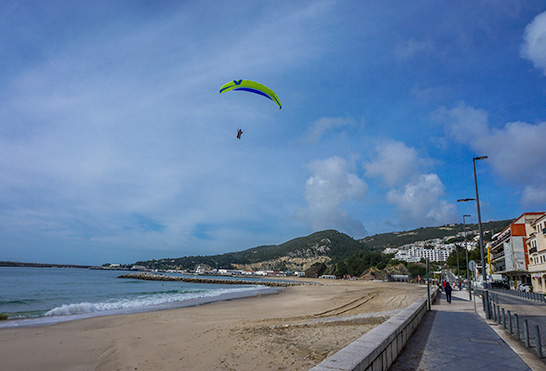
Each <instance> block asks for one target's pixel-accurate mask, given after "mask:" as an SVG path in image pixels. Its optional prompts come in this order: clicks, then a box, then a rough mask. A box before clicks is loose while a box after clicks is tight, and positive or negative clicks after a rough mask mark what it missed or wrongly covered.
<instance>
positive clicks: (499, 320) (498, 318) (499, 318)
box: [497, 305, 501, 325]
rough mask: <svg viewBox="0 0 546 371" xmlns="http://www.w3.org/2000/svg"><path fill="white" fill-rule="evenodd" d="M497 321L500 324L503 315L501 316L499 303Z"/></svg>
mask: <svg viewBox="0 0 546 371" xmlns="http://www.w3.org/2000/svg"><path fill="white" fill-rule="evenodd" d="M497 323H498V324H499V325H500V323H501V316H500V307H499V306H498V305H497Z"/></svg>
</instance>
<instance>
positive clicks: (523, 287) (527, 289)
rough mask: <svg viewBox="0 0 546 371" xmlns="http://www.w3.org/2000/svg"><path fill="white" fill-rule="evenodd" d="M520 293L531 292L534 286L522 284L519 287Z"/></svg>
mask: <svg viewBox="0 0 546 371" xmlns="http://www.w3.org/2000/svg"><path fill="white" fill-rule="evenodd" d="M518 291H525V292H531V291H533V286H531V284H529V283H520V284H519V286H518Z"/></svg>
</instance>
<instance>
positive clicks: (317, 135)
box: [305, 117, 355, 143]
mask: <svg viewBox="0 0 546 371" xmlns="http://www.w3.org/2000/svg"><path fill="white" fill-rule="evenodd" d="M353 125H355V122H354V121H353V120H352V119H350V118H339V117H322V118H320V119H318V120H316V121H315V122H313V123H312V124H311V126H310V127H309V129H308V130H307V134H306V135H305V139H306V140H307V141H309V142H312V143H316V142H318V141H319V140H320V139H321V138H322V136H323V135H324V134H325V133H327V132H328V131H331V130H334V129H337V128H340V127H343V126H353Z"/></svg>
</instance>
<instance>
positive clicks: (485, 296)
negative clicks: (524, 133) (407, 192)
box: [472, 156, 491, 319]
mask: <svg viewBox="0 0 546 371" xmlns="http://www.w3.org/2000/svg"><path fill="white" fill-rule="evenodd" d="M486 158H487V156H480V157H474V158H473V159H472V165H473V166H474V185H475V186H476V208H477V210H478V231H479V233H480V257H481V260H482V274H483V301H484V303H483V304H484V310H485V318H487V319H490V317H491V316H490V313H489V291H488V290H487V273H486V272H485V259H484V254H483V249H484V245H483V228H482V216H481V213H480V196H479V194H478V178H477V176H476V161H477V160H485V159H486Z"/></svg>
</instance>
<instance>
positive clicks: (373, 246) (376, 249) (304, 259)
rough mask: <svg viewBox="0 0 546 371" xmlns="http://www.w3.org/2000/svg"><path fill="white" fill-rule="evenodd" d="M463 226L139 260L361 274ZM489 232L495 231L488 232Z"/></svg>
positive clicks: (330, 234) (492, 225)
mask: <svg viewBox="0 0 546 371" xmlns="http://www.w3.org/2000/svg"><path fill="white" fill-rule="evenodd" d="M510 223H511V220H504V221H494V222H488V223H483V228H484V231H486V232H487V231H492V233H497V232H500V231H501V230H503V229H504V228H506V226H507V225H509V224H510ZM466 227H467V231H475V230H477V228H478V227H477V225H476V224H467V226H466ZM463 229H464V227H463V225H462V224H454V225H449V226H440V227H427V228H418V229H415V230H411V231H405V232H392V233H382V234H377V235H374V236H369V237H366V238H363V239H361V240H355V239H353V238H351V237H350V236H348V235H346V234H344V233H341V232H338V231H335V230H325V231H320V232H316V233H313V234H311V235H309V236H305V237H299V238H295V239H293V240H290V241H287V242H285V243H283V244H280V245H266V246H258V247H253V248H250V249H247V250H243V251H238V252H231V253H225V254H220V255H210V256H186V257H180V258H167V259H160V260H148V261H139V262H136V263H135V264H137V265H141V266H145V267H147V268H150V269H159V270H163V269H183V270H188V271H194V270H195V269H196V268H197V266H202V267H206V268H209V269H220V268H224V269H243V270H278V271H306V275H307V276H311V277H313V276H317V275H320V274H335V275H337V276H342V275H351V276H361V275H363V274H365V272H366V271H367V270H368V269H370V268H372V267H375V268H376V269H378V270H383V269H385V268H387V267H389V264H391V262H390V259H391V258H392V256H391V255H385V254H382V253H381V251H383V249H384V248H386V247H393V248H395V247H400V246H403V245H406V244H410V243H414V242H418V241H426V240H431V239H435V238H444V237H447V236H455V235H457V234H458V233H459V232H462V231H463ZM490 235H491V232H489V233H488V234H486V236H490ZM395 263H396V262H395ZM398 263H399V262H398ZM398 263H397V264H398ZM391 265H392V264H391ZM403 266H404V267H405V268H406V269H408V270H409V272H410V274H412V275H413V274H414V273H415V274H421V273H420V272H422V270H423V269H424V267H422V266H408V265H407V264H403Z"/></svg>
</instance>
